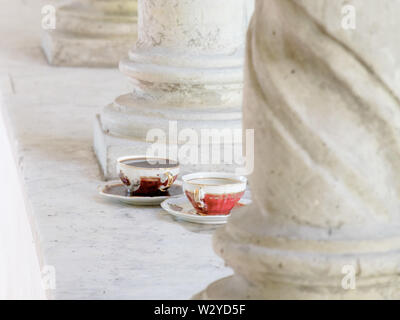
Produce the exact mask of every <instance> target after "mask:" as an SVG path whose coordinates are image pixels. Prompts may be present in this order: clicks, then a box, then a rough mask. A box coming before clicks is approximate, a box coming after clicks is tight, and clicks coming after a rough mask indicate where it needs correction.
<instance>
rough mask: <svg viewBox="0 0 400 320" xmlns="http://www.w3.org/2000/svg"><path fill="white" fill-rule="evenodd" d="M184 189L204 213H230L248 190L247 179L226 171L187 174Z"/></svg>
mask: <svg viewBox="0 0 400 320" xmlns="http://www.w3.org/2000/svg"><path fill="white" fill-rule="evenodd" d="M182 180H183V191H184V192H185V194H186V196H187V198H188V199H189V201H190V202H191V203H192V205H193V207H194V208H195V209H196V211H197V212H198V213H199V214H202V215H228V214H230V212H231V210H232V209H233V207H234V206H235V205H236V204H237V203H238V201H239V200H240V199H241V198H242V196H243V194H244V192H245V191H246V186H247V179H246V178H245V177H243V176H237V175H234V174H230V173H224V172H200V173H193V174H188V175H185V176H184V177H183V178H182Z"/></svg>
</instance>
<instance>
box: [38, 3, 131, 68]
mask: <svg viewBox="0 0 400 320" xmlns="http://www.w3.org/2000/svg"><path fill="white" fill-rule="evenodd" d="M136 39H137V0H71V1H69V2H67V3H65V2H64V3H63V4H62V5H60V6H59V7H58V8H56V29H55V30H46V31H45V33H44V34H43V39H42V47H43V51H44V53H45V55H46V57H47V59H48V61H49V63H50V64H52V65H57V66H74V67H77V66H82V67H85V66H88V67H116V66H118V63H119V61H120V59H122V58H123V57H125V56H126V55H127V52H128V50H129V49H130V48H131V47H132V45H133V44H134V43H135V41H136Z"/></svg>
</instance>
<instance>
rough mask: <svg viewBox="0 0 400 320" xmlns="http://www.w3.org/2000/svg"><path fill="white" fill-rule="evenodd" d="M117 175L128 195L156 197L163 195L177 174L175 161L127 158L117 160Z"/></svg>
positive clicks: (138, 157) (144, 157)
mask: <svg viewBox="0 0 400 320" xmlns="http://www.w3.org/2000/svg"><path fill="white" fill-rule="evenodd" d="M117 174H118V175H119V177H120V179H121V181H122V183H123V184H124V185H125V187H126V188H127V189H128V193H129V194H130V195H133V194H137V195H149V196H151V195H156V194H159V193H165V192H166V191H167V190H168V189H169V188H170V187H171V186H172V185H173V183H174V182H175V180H176V178H177V177H178V174H179V163H178V162H177V161H173V160H169V159H162V158H148V157H146V156H127V157H122V158H119V159H117Z"/></svg>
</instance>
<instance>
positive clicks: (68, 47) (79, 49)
mask: <svg viewBox="0 0 400 320" xmlns="http://www.w3.org/2000/svg"><path fill="white" fill-rule="evenodd" d="M135 41H136V36H132V37H128V36H120V37H109V38H107V37H105V38H90V37H85V36H83V35H76V34H68V33H63V32H57V31H47V32H45V33H44V34H43V37H42V49H43V52H44V54H45V56H46V58H47V60H48V62H49V63H50V64H51V65H54V66H67V67H117V66H118V63H119V60H121V58H123V57H125V56H127V52H128V51H129V49H130V47H131V46H132V44H133V43H135Z"/></svg>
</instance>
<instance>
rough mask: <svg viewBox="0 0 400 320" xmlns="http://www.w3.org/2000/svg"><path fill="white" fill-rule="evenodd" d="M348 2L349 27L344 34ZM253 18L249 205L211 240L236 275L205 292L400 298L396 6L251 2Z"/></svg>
mask: <svg viewBox="0 0 400 320" xmlns="http://www.w3.org/2000/svg"><path fill="white" fill-rule="evenodd" d="M344 3H345V4H347V5H352V6H353V7H354V8H355V12H356V18H357V26H356V29H355V30H351V29H350V30H343V29H342V28H341V22H342V17H343V16H342V14H341V5H342V4H344ZM255 12H256V14H255V16H254V19H253V21H252V23H251V27H250V32H249V36H248V48H247V54H248V58H247V66H246V81H245V93H244V96H245V103H244V125H245V127H246V128H254V129H255V131H256V149H255V162H256V163H255V172H254V174H253V175H252V177H251V179H250V183H251V187H252V194H253V197H254V200H255V201H254V205H253V206H252V207H249V208H245V209H243V210H242V212H241V213H238V214H237V215H235V216H234V217H233V219H231V220H230V222H229V223H228V225H227V226H226V228H224V229H220V230H218V232H217V233H216V237H215V241H214V245H215V249H216V251H217V252H218V253H219V254H220V255H221V256H222V257H223V258H224V259H225V261H226V262H227V264H228V265H229V266H231V267H232V268H233V269H234V270H235V276H233V277H229V278H227V279H223V280H220V281H218V282H216V283H213V284H212V285H210V286H209V287H208V289H207V290H206V291H205V292H203V293H202V295H201V296H202V297H203V298H231V299H232V298H252V299H400V276H399V270H400V215H399V208H400V197H399V195H400V184H399V181H400V148H399V146H400V135H399V133H400V130H399V129H400V82H399V81H395V79H394V74H396V73H398V70H399V68H400V60H399V59H395V58H394V57H396V56H399V49H400V45H399V41H398V38H399V36H398V32H399V27H400V23H399V19H398V16H399V15H400V3H399V2H396V1H390V0H386V1H379V2H377V1H374V0H363V1H361V0H351V1H346V2H342V1H331V0H321V1H318V4H316V1H315V0H302V1H294V0H258V1H257V5H256V11H255ZM384 53H385V54H384ZM390 57H391V58H390ZM350 267H352V268H353V269H352V270H351V269H350ZM352 278H354V280H353V281H352V280H351V279H352ZM352 283H353V284H354V287H351V284H352ZM198 297H199V296H198Z"/></svg>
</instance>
